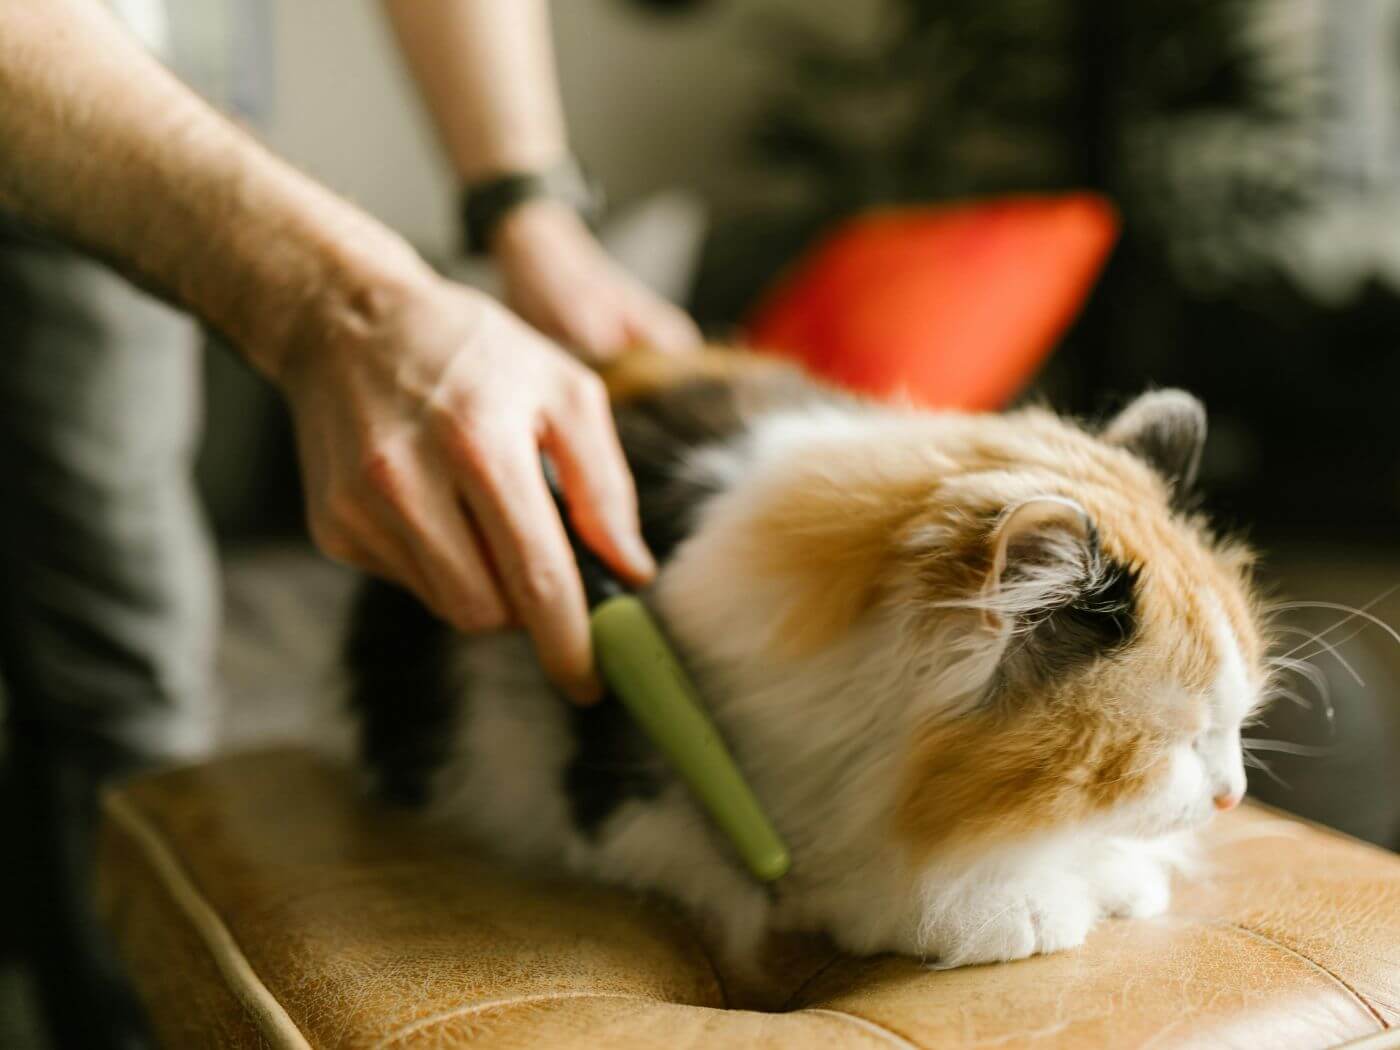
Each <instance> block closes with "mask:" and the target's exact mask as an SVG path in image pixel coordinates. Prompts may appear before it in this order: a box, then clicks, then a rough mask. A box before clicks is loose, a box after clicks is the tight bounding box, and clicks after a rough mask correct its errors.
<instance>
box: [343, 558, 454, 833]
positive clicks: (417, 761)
mask: <svg viewBox="0 0 1400 1050" xmlns="http://www.w3.org/2000/svg"><path fill="white" fill-rule="evenodd" d="M452 643H453V636H452V630H451V628H449V627H448V626H447V625H446V624H445V623H443V622H442V621H441V620H439V619H438V618H437V617H436V616H434V615H433V614H432V613H430V612H429V611H428V610H427V609H426V608H425V607H424V606H423V605H422V604H420V603H419V601H418V600H417V599H416V598H414V597H413V595H411V594H409V593H408V592H407V591H404V590H401V589H400V588H398V587H395V586H393V585H392V584H389V583H385V582H384V581H383V580H376V579H367V580H365V581H364V583H363V584H362V585H361V587H360V590H359V593H358V594H357V595H356V596H355V602H354V605H353V607H352V609H351V613H350V624H349V630H348V631H347V633H346V636H345V644H344V649H343V659H344V664H345V668H346V671H347V672H348V674H349V676H350V706H351V709H352V710H354V711H355V712H356V713H357V714H358V715H359V718H360V725H359V730H360V732H359V739H360V755H361V758H362V759H363V761H364V762H365V764H366V765H367V766H368V767H369V769H370V771H371V773H372V774H373V776H374V784H375V789H376V792H377V793H378V794H379V795H381V796H382V797H383V798H385V799H386V800H388V801H391V802H396V803H399V804H401V805H411V806H416V805H422V804H423V803H425V802H426V801H427V800H428V793H429V789H430V787H431V784H432V778H433V775H434V774H435V773H436V772H437V771H438V770H439V769H440V768H441V767H442V765H443V763H444V762H445V761H446V760H447V756H448V745H449V743H450V741H451V737H452V732H453V730H454V729H455V728H456V725H457V719H458V715H459V712H458V704H459V703H460V699H459V697H457V696H456V695H454V692H453V688H452V681H451V677H450V675H449V673H448V668H449V662H450V658H451V646H452Z"/></svg>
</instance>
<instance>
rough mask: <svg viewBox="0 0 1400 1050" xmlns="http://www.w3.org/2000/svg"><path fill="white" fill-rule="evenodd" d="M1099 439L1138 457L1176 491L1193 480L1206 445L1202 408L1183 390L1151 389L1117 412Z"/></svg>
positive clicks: (1187, 485) (1184, 488) (1204, 414)
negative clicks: (1101, 438)
mask: <svg viewBox="0 0 1400 1050" xmlns="http://www.w3.org/2000/svg"><path fill="white" fill-rule="evenodd" d="M1103 439H1104V440H1105V441H1107V442H1108V443H1109V444H1111V445H1118V446H1120V447H1122V448H1125V449H1127V450H1128V451H1129V452H1132V453H1133V454H1135V455H1137V456H1140V457H1141V458H1142V459H1144V460H1146V461H1147V464H1148V465H1149V466H1151V467H1152V468H1153V469H1154V470H1156V471H1157V472H1158V473H1159V474H1161V475H1162V476H1163V477H1164V478H1166V479H1167V481H1169V482H1170V483H1171V485H1172V488H1173V490H1174V491H1176V492H1178V493H1179V492H1183V491H1185V490H1186V489H1189V488H1190V487H1191V486H1192V485H1193V484H1194V483H1195V481H1196V472H1197V470H1198V469H1199V468H1200V465H1201V451H1202V449H1204V448H1205V444H1206V410H1205V406H1204V405H1202V404H1201V403H1200V402H1199V401H1197V400H1196V399H1195V398H1194V397H1192V396H1191V395H1190V394H1188V393H1186V391H1184V390H1154V391H1151V392H1150V393H1146V394H1143V395H1142V396H1141V397H1139V398H1138V399H1137V400H1136V401H1134V402H1132V403H1131V404H1130V405H1128V407H1127V408H1125V409H1123V411H1121V412H1119V413H1118V415H1116V416H1115V417H1114V418H1113V420H1112V421H1111V422H1110V423H1109V424H1108V426H1107V427H1105V428H1104V431H1103Z"/></svg>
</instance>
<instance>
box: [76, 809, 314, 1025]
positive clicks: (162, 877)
mask: <svg viewBox="0 0 1400 1050" xmlns="http://www.w3.org/2000/svg"><path fill="white" fill-rule="evenodd" d="M103 809H105V810H106V812H107V815H108V816H109V817H110V818H112V819H113V820H115V821H116V823H117V824H119V825H120V826H121V827H122V830H123V831H125V832H126V833H127V835H128V836H129V837H130V838H131V839H132V841H133V842H134V843H135V844H136V846H137V848H138V850H139V851H140V852H141V853H142V854H144V856H145V861H146V865H147V867H148V868H149V870H150V872H151V874H152V875H153V876H154V877H155V880H156V882H157V883H158V884H159V885H160V886H161V887H162V888H163V889H164V890H165V892H166V894H167V895H168V896H169V897H170V900H171V902H172V903H173V904H174V905H175V907H176V908H177V909H178V910H179V911H181V912H183V913H184V916H185V920H186V921H187V922H188V923H189V924H190V927H191V928H192V929H193V930H194V932H195V934H196V936H198V937H199V939H200V940H201V941H202V942H203V943H204V947H205V950H206V951H208V952H209V956H210V958H211V959H213V961H214V965H215V967H216V968H217V969H218V971H219V973H220V974H222V975H223V978H224V980H225V981H227V982H228V985H229V988H230V990H231V991H232V992H233V994H234V996H235V997H236V998H237V999H238V1000H239V1001H240V1002H241V1003H242V1004H243V1006H244V1008H245V1009H246V1010H247V1011H248V1013H249V1014H250V1015H251V1017H252V1019H253V1022H254V1023H255V1024H256V1025H257V1026H258V1029H259V1031H261V1032H262V1034H263V1037H264V1038H265V1039H266V1040H267V1041H268V1043H269V1045H271V1046H276V1047H285V1048H287V1050H311V1044H310V1043H309V1042H308V1041H307V1039H306V1036H305V1035H304V1034H303V1033H302V1031H301V1029H300V1028H299V1027H298V1026H297V1023H296V1022H295V1021H293V1020H292V1018H291V1016H290V1015H289V1014H288V1013H287V1011H286V1008H285V1007H283V1006H282V1004H281V1003H280V1002H279V1001H278V999H277V997H276V996H275V995H273V994H272V992H271V991H270V990H269V989H268V987H267V985H265V984H264V983H263V982H262V980H261V979H260V978H259V977H258V975H257V972H256V971H255V970H254V969H253V966H252V964H251V963H250V962H249V961H248V957H247V956H246V955H244V954H243V950H242V949H241V948H240V947H239V946H238V942H237V941H236V940H235V939H234V937H233V934H232V933H231V932H230V930H229V928H228V927H227V926H225V925H224V922H223V920H222V919H220V918H219V915H218V913H217V912H216V911H215V910H214V908H213V907H212V906H211V905H210V903H209V901H208V900H207V899H206V898H205V897H204V895H203V894H202V893H201V892H200V891H199V888H198V887H197V886H195V884H194V881H193V879H192V878H191V877H190V875H189V872H188V871H187V870H186V869H185V866H184V865H183V864H182V863H181V862H180V860H179V858H178V857H176V855H175V853H174V851H173V850H172V849H171V848H170V846H169V845H167V843H166V841H165V839H164V837H163V836H162V835H161V833H160V832H159V831H158V830H156V828H155V827H154V826H153V825H152V824H151V823H150V821H148V820H147V819H146V818H145V817H144V816H142V815H141V814H140V813H138V812H137V811H136V809H135V807H134V806H132V805H131V804H130V803H129V802H128V801H127V800H126V799H125V798H123V797H122V796H120V795H117V794H108V795H107V796H106V797H105V798H104V799H103Z"/></svg>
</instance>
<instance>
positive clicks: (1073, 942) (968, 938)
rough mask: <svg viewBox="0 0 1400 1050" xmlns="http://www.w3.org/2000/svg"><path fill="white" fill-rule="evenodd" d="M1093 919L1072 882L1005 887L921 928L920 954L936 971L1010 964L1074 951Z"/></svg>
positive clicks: (1078, 883)
mask: <svg viewBox="0 0 1400 1050" xmlns="http://www.w3.org/2000/svg"><path fill="white" fill-rule="evenodd" d="M1097 917H1098V908H1097V904H1096V901H1095V900H1094V898H1093V896H1092V895H1091V894H1090V892H1089V889H1088V886H1087V885H1086V884H1085V883H1084V882H1083V881H1082V880H1080V879H1078V878H1075V877H1073V876H1046V877H1043V878H1041V879H1039V880H1038V881H1037V883H1036V884H1035V885H1034V886H1023V887H1016V888H1011V887H1006V888H1000V889H996V890H992V891H989V892H987V893H984V894H979V895H978V896H977V897H976V898H975V899H970V900H964V901H962V902H961V903H960V904H959V905H958V906H957V907H955V908H953V909H951V910H950V911H949V912H947V913H945V914H944V915H943V916H942V917H941V918H940V919H939V920H935V921H933V922H931V923H928V924H926V928H925V930H924V934H925V944H924V948H925V951H926V953H927V954H928V955H929V956H930V957H931V958H930V962H931V964H932V965H933V966H934V967H935V968H937V969H952V968H953V967H956V966H972V965H975V964H977V963H989V962H1010V961H1011V960H1013V959H1024V958H1026V957H1027V956H1031V955H1042V954H1046V953H1049V952H1058V951H1063V950H1065V949H1066V948H1077V947H1078V946H1079V945H1081V944H1083V943H1084V938H1085V937H1086V936H1087V935H1088V933H1089V930H1090V928H1091V927H1092V926H1093V925H1094V921H1095V919H1096V918H1097Z"/></svg>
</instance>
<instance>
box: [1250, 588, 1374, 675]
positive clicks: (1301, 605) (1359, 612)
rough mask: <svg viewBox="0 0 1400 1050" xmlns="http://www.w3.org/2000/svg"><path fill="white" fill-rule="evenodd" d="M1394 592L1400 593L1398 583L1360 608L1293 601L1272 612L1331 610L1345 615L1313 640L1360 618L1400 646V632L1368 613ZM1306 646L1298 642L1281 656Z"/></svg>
mask: <svg viewBox="0 0 1400 1050" xmlns="http://www.w3.org/2000/svg"><path fill="white" fill-rule="evenodd" d="M1396 591H1400V583H1397V584H1395V585H1394V586H1391V587H1387V588H1386V589H1385V590H1384V591H1382V592H1381V593H1380V594H1378V595H1376V596H1375V597H1374V598H1372V599H1371V600H1370V601H1368V602H1367V603H1366V604H1365V605H1361V606H1353V605H1344V604H1342V603H1341V602H1319V601H1293V602H1282V603H1280V604H1278V605H1276V606H1274V611H1275V612H1288V611H1290V610H1295V609H1332V610H1334V611H1337V612H1344V613H1346V614H1347V615H1346V616H1343V617H1342V618H1341V619H1340V620H1338V621H1337V622H1336V623H1334V624H1332V625H1331V626H1330V627H1328V628H1327V629H1326V630H1324V631H1322V632H1321V633H1320V634H1319V635H1318V636H1317V639H1315V640H1321V639H1322V638H1323V637H1325V636H1326V635H1329V634H1331V633H1332V632H1333V631H1336V630H1337V629H1339V628H1340V627H1341V626H1342V625H1343V624H1347V623H1350V622H1351V621H1352V620H1354V619H1356V618H1358V617H1360V618H1361V619H1364V620H1366V621H1368V622H1369V623H1373V624H1375V625H1376V626H1377V627H1379V628H1381V630H1383V631H1385V632H1386V633H1387V634H1389V635H1390V637H1391V638H1393V639H1394V640H1395V642H1396V644H1400V632H1397V631H1396V630H1395V628H1394V627H1391V626H1390V625H1389V624H1388V623H1386V622H1385V621H1384V620H1382V619H1381V618H1380V617H1378V616H1376V615H1375V614H1373V613H1372V612H1370V610H1371V609H1372V608H1374V607H1375V606H1376V605H1379V604H1380V603H1381V602H1383V601H1385V600H1386V599H1387V598H1389V597H1390V596H1391V595H1392V594H1394V593H1395V592H1396ZM1307 644H1308V643H1307V642H1300V643H1298V644H1297V645H1295V646H1294V647H1293V648H1292V649H1290V650H1289V651H1288V652H1286V653H1283V654H1282V655H1283V656H1284V657H1289V656H1293V655H1294V654H1295V653H1297V652H1298V650H1299V649H1302V648H1304V647H1305V646H1306V645H1307Z"/></svg>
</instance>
